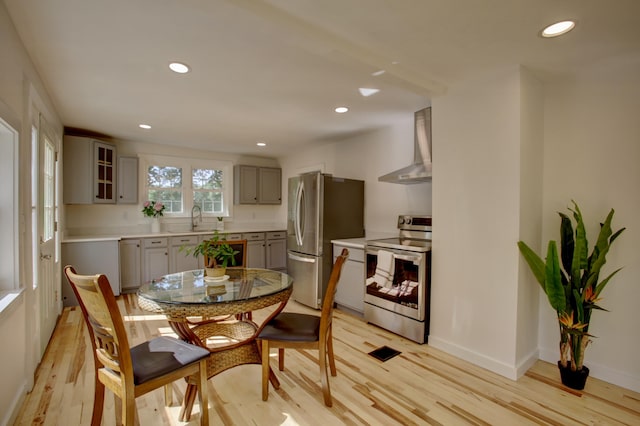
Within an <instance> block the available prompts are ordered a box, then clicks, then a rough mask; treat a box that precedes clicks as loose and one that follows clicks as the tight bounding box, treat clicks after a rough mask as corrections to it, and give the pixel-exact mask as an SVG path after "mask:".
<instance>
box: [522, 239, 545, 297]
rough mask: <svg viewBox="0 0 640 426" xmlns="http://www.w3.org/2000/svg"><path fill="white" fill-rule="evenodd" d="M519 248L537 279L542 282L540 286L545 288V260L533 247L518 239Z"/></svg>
mask: <svg viewBox="0 0 640 426" xmlns="http://www.w3.org/2000/svg"><path fill="white" fill-rule="evenodd" d="M518 248H519V249H520V253H522V257H524V260H526V261H527V264H528V265H529V268H530V269H531V272H533V275H534V276H535V277H536V280H537V281H538V282H539V283H540V286H541V287H542V289H543V290H544V280H545V272H544V268H545V266H544V262H543V261H542V259H541V258H540V256H538V255H537V254H536V253H535V252H534V251H533V250H531V248H530V247H529V246H528V245H527V244H526V243H525V242H524V241H518Z"/></svg>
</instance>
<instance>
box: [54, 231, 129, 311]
mask: <svg viewBox="0 0 640 426" xmlns="http://www.w3.org/2000/svg"><path fill="white" fill-rule="evenodd" d="M60 254H61V261H62V265H63V266H66V265H71V266H73V267H74V269H75V270H76V272H77V273H78V274H82V275H95V274H104V275H106V276H107V278H109V283H110V284H111V289H112V290H113V294H115V295H116V296H117V295H119V294H120V261H119V258H118V241H117V240H106V241H80V242H64V243H62V246H61V253H60ZM62 304H63V305H64V306H74V305H77V304H78V300H77V299H76V296H75V294H74V293H73V290H72V289H71V285H70V284H69V282H68V281H67V279H66V278H65V277H63V279H62Z"/></svg>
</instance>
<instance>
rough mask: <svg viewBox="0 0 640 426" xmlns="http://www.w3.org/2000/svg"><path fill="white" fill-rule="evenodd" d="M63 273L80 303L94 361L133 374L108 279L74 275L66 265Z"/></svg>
mask: <svg viewBox="0 0 640 426" xmlns="http://www.w3.org/2000/svg"><path fill="white" fill-rule="evenodd" d="M64 272H65V275H66V276H67V279H68V280H69V283H70V284H71V288H72V289H73V291H74V293H75V295H76V298H77V299H78V302H79V303H80V308H81V309H82V313H83V316H84V319H85V322H86V323H87V326H88V328H89V331H90V334H91V337H92V340H93V341H92V344H93V348H94V351H95V355H96V360H97V361H99V362H100V363H101V364H102V365H104V366H105V367H107V368H109V369H111V370H113V371H116V372H121V373H122V372H125V373H126V374H128V373H131V374H132V375H133V371H132V368H131V354H130V352H129V342H128V341H127V336H126V331H125V328H124V322H123V321H122V316H121V315H120V309H119V308H118V304H117V302H116V298H115V296H114V294H113V290H112V289H111V285H110V284H109V280H108V278H107V277H106V276H105V275H100V274H99V275H78V274H76V273H75V270H74V269H73V268H72V267H70V266H67V267H65V269H64ZM125 365H127V366H128V368H127V367H124V366H125Z"/></svg>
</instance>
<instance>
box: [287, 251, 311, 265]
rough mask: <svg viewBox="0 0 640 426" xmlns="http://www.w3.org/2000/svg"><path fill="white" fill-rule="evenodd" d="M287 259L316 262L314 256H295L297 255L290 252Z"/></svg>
mask: <svg viewBox="0 0 640 426" xmlns="http://www.w3.org/2000/svg"><path fill="white" fill-rule="evenodd" d="M289 259H293V260H297V261H299V262H306V263H316V259H315V258H311V257H302V256H297V255H295V254H292V253H289Z"/></svg>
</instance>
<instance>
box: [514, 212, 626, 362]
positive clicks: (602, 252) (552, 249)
mask: <svg viewBox="0 0 640 426" xmlns="http://www.w3.org/2000/svg"><path fill="white" fill-rule="evenodd" d="M572 203H573V208H569V210H570V211H571V212H572V213H573V219H574V220H575V230H574V227H573V223H572V221H571V219H570V218H569V217H568V216H567V215H565V214H563V213H560V212H558V214H559V215H560V217H561V224H560V247H561V255H560V258H561V260H560V258H559V257H558V248H557V244H556V241H554V240H551V241H549V243H548V247H547V257H546V259H545V261H543V260H542V259H541V258H540V256H538V255H537V254H536V253H535V252H534V251H533V250H531V248H530V247H529V246H528V245H527V244H526V243H524V242H522V241H519V242H518V247H519V248H520V252H521V253H522V256H523V257H524V259H525V260H526V262H527V264H528V265H529V267H530V268H531V271H532V272H533V274H534V276H535V277H536V280H537V281H538V282H539V283H540V285H541V286H542V289H543V290H544V292H545V294H546V295H547V298H548V299H549V303H550V305H551V307H552V308H553V309H555V311H556V313H557V316H558V324H559V327H560V365H561V366H562V367H563V368H567V367H570V368H571V370H572V371H581V370H582V369H583V361H584V352H585V349H586V348H587V345H588V344H589V343H590V342H591V339H590V337H593V336H592V335H590V334H589V325H590V322H591V312H592V310H593V309H599V310H604V311H606V309H604V308H602V307H600V306H599V305H598V302H599V301H600V300H601V299H600V298H599V296H600V293H602V290H604V288H605V287H606V286H607V284H608V283H609V282H610V280H611V278H612V277H613V276H614V275H615V274H617V273H618V271H620V269H622V268H619V269H616V270H615V271H613V272H612V273H611V274H609V275H608V276H607V277H606V278H604V279H603V280H602V281H599V278H600V271H601V269H602V267H603V266H604V264H605V262H606V256H607V254H608V253H609V249H610V247H611V244H612V243H613V241H614V240H615V239H616V238H618V237H619V236H620V234H621V233H622V232H623V231H624V230H625V228H622V229H619V230H618V231H616V232H613V231H612V230H611V221H612V220H613V213H614V210H613V209H611V211H610V212H609V214H608V215H607V218H606V219H605V221H604V223H601V224H600V233H599V235H598V240H597V241H596V244H595V245H594V247H593V250H592V252H591V254H590V255H588V241H587V235H586V231H585V227H584V222H583V219H582V213H581V212H580V208H579V207H578V204H576V202H575V201H573V200H572Z"/></svg>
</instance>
